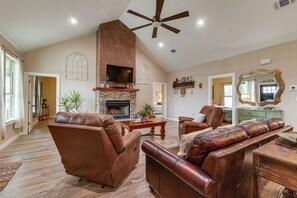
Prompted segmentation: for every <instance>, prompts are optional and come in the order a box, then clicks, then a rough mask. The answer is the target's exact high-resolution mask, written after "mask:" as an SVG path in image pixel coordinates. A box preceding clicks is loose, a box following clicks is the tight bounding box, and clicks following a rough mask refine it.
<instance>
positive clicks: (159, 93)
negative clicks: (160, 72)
mask: <svg viewBox="0 0 297 198" xmlns="http://www.w3.org/2000/svg"><path fill="white" fill-rule="evenodd" d="M166 93H167V87H166V83H158V82H154V83H153V105H154V109H155V115H156V116H158V117H164V118H166V116H167V114H166V113H167V112H166V100H167V95H166Z"/></svg>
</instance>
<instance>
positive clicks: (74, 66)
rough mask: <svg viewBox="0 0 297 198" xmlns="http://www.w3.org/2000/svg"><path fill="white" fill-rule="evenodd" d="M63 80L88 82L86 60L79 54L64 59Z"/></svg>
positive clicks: (72, 54)
mask: <svg viewBox="0 0 297 198" xmlns="http://www.w3.org/2000/svg"><path fill="white" fill-rule="evenodd" d="M65 69H66V71H65V78H66V79H68V80H88V59H87V58H86V57H85V56H84V55H83V54H82V53H79V52H73V53H71V54H69V55H68V56H67V57H66V59H65Z"/></svg>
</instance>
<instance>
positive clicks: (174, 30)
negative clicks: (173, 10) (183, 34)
mask: <svg viewBox="0 0 297 198" xmlns="http://www.w3.org/2000/svg"><path fill="white" fill-rule="evenodd" d="M161 26H162V27H163V28H166V29H167V30H170V31H172V32H174V33H176V34H178V33H179V32H180V30H179V29H176V28H174V27H171V26H169V25H166V24H164V23H162V24H161Z"/></svg>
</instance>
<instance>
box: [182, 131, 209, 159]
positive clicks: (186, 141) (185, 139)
mask: <svg viewBox="0 0 297 198" xmlns="http://www.w3.org/2000/svg"><path fill="white" fill-rule="evenodd" d="M211 130H212V127H209V128H206V129H203V130H200V131H195V132H192V133H188V134H185V135H182V136H181V138H180V142H179V152H178V153H177V155H178V156H180V157H184V158H185V157H186V156H187V153H188V149H189V146H190V144H191V143H192V141H193V139H194V138H195V136H196V135H199V134H201V133H205V132H208V131H211Z"/></svg>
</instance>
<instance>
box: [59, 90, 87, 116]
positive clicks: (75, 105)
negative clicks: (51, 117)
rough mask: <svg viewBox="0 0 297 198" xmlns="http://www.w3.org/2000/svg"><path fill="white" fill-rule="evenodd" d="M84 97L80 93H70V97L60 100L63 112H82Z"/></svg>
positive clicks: (63, 97) (65, 96) (66, 96)
mask: <svg viewBox="0 0 297 198" xmlns="http://www.w3.org/2000/svg"><path fill="white" fill-rule="evenodd" d="M84 101H85V100H84V98H83V95H82V94H81V92H80V91H75V90H73V91H69V94H68V95H66V94H65V95H64V96H62V97H61V98H60V102H59V104H60V107H61V111H66V112H80V110H81V107H82V105H83V102H84Z"/></svg>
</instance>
